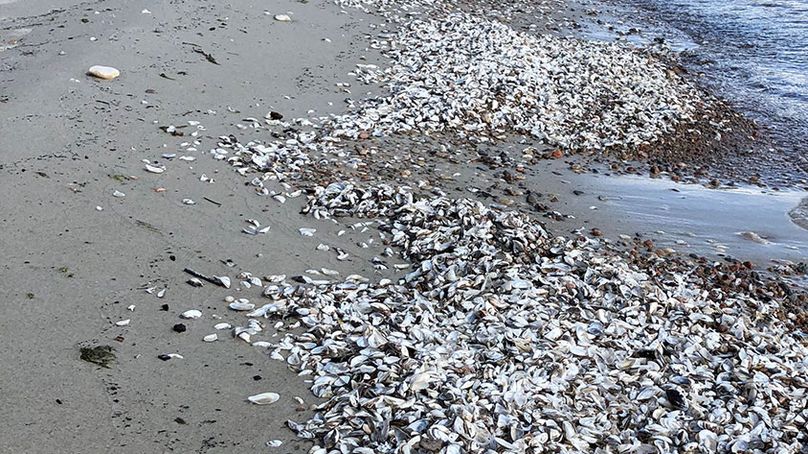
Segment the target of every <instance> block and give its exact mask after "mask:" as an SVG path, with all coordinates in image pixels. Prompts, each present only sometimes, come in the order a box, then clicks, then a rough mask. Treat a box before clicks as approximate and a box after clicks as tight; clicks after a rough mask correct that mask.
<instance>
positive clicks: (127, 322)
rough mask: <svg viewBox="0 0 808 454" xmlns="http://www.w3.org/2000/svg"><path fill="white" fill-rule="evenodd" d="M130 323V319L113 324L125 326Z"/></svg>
mask: <svg viewBox="0 0 808 454" xmlns="http://www.w3.org/2000/svg"><path fill="white" fill-rule="evenodd" d="M131 321H132V320H130V319H128V318H127V319H126V320H121V321H119V322H115V324H116V325H117V326H127V325H128V324H129V322H131Z"/></svg>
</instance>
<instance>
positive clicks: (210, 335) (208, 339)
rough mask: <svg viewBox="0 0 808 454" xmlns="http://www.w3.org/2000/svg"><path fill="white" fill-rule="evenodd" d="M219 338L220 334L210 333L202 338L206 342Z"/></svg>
mask: <svg viewBox="0 0 808 454" xmlns="http://www.w3.org/2000/svg"><path fill="white" fill-rule="evenodd" d="M218 339H219V335H218V334H208V335H207V336H205V337H203V338H202V340H203V341H205V342H215V341H216V340H218Z"/></svg>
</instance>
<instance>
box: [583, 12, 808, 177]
mask: <svg viewBox="0 0 808 454" xmlns="http://www.w3.org/2000/svg"><path fill="white" fill-rule="evenodd" d="M589 4H590V5H592V6H597V7H601V8H603V9H604V10H605V15H604V17H603V19H604V20H605V21H607V22H609V25H613V26H614V30H615V31H617V32H620V33H621V34H622V33H625V32H626V31H627V30H628V29H629V28H630V27H637V28H639V29H640V33H638V34H625V35H624V36H622V37H621V38H620V39H624V40H626V41H629V42H635V43H638V44H645V43H648V42H651V41H653V39H654V38H658V37H662V38H664V39H665V42H666V43H667V44H668V45H669V46H670V47H671V48H673V49H674V50H677V51H683V56H684V57H685V58H684V61H685V62H686V63H687V65H688V67H689V69H690V70H691V71H693V72H696V73H703V75H704V77H702V78H701V80H702V82H703V83H705V84H706V85H708V86H710V87H712V88H714V89H716V90H717V92H718V93H719V94H720V95H722V96H723V97H725V98H727V99H728V100H730V101H731V102H732V103H733V104H734V105H736V106H737V107H738V108H740V109H741V110H742V111H744V112H745V113H747V115H749V116H750V117H751V118H753V119H755V120H757V121H758V122H760V123H761V124H764V125H767V126H769V127H770V128H772V137H773V139H774V140H775V142H776V143H777V145H778V148H781V149H783V150H784V151H785V152H786V153H787V154H788V156H789V160H790V161H792V163H794V164H796V165H798V166H800V167H802V169H803V170H808V0H613V1H609V2H608V3H606V2H602V1H594V2H590V3H589ZM596 30H597V27H593V26H591V25H590V26H589V27H588V31H589V36H590V37H593V38H596V39H609V40H613V39H615V34H614V33H611V34H609V33H607V32H606V31H604V30H603V29H601V30H600V31H596Z"/></svg>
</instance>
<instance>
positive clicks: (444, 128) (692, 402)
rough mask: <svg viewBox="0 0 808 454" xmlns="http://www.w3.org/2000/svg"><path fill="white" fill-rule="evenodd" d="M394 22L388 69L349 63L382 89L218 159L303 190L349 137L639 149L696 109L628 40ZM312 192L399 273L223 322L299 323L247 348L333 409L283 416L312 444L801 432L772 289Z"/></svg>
mask: <svg viewBox="0 0 808 454" xmlns="http://www.w3.org/2000/svg"><path fill="white" fill-rule="evenodd" d="M341 3H342V4H343V5H354V4H355V5H356V6H362V5H364V6H379V4H383V5H387V4H388V3H389V2H376V1H373V0H341ZM429 3H430V2H421V3H420V4H421V5H428V4H429ZM396 17H409V18H410V19H408V20H406V21H403V22H401V28H400V29H399V30H398V31H397V32H396V34H395V35H394V37H393V38H385V40H386V41H387V43H386V45H385V49H386V50H385V54H386V55H387V56H389V57H390V59H391V65H390V67H388V68H387V69H383V70H380V69H379V68H376V67H373V66H372V65H364V66H358V67H357V70H356V72H355V75H356V77H357V78H359V79H360V80H363V81H371V82H382V83H385V84H386V86H387V88H388V94H387V95H385V96H382V97H379V98H372V99H365V100H359V101H357V102H356V104H355V107H356V109H355V110H354V111H353V112H351V113H348V114H345V115H341V116H336V117H332V118H328V119H325V120H323V121H320V122H319V123H317V124H315V123H313V122H311V121H309V120H293V121H291V122H283V121H282V120H281V119H280V118H268V119H267V120H266V123H267V124H269V125H270V127H272V126H278V129H282V130H283V131H284V138H283V139H282V140H277V141H275V142H270V143H262V142H258V141H255V142H249V143H246V144H242V143H240V142H239V141H238V140H237V139H236V138H235V137H233V136H226V137H221V138H220V140H219V144H218V146H217V147H216V148H215V149H213V150H212V154H213V156H214V158H216V159H221V160H226V161H228V162H229V163H230V164H231V165H233V166H234V167H236V169H237V171H238V172H239V173H241V174H243V175H250V177H251V178H252V180H251V185H252V186H253V187H254V188H255V190H256V192H258V193H259V194H263V195H267V196H271V197H273V198H275V199H276V200H278V201H279V202H281V203H283V201H284V200H285V198H286V197H292V196H299V195H301V192H300V190H299V189H297V190H295V188H293V187H292V186H290V185H288V184H286V183H284V182H285V181H288V180H294V179H302V178H304V177H305V175H306V174H307V172H310V171H311V169H312V167H317V166H315V165H313V164H314V161H315V160H316V159H317V158H314V157H313V156H315V155H316V154H323V153H326V154H332V155H336V156H339V157H340V158H341V159H342V161H343V163H344V164H345V165H346V166H348V167H350V166H357V165H359V163H358V159H359V158H358V157H356V156H352V155H351V153H350V152H348V151H347V150H346V149H345V147H343V146H341V140H342V139H343V138H346V137H347V138H350V139H357V138H359V139H362V138H364V137H368V136H370V135H376V136H383V135H387V134H393V133H401V132H410V131H417V132H425V133H429V132H432V131H441V132H450V133H456V134H460V135H461V136H463V137H465V138H468V139H472V140H476V141H485V140H490V139H491V138H496V137H497V136H499V135H500V134H504V133H505V132H507V131H517V132H524V133H529V134H533V135H535V136H536V137H539V138H541V139H542V140H544V141H546V142H548V143H552V144H557V145H561V146H565V147H570V148H592V149H605V148H608V147H612V146H620V147H622V146H629V147H630V146H638V145H640V144H643V143H648V142H653V141H654V140H656V139H657V138H659V137H660V136H662V135H664V134H665V133H666V132H667V131H670V130H671V128H673V127H674V126H675V125H676V124H677V122H682V121H688V120H689V119H691V118H693V116H694V115H696V112H697V111H699V110H700V108H701V103H702V99H701V98H700V95H699V93H698V91H697V90H695V89H693V88H692V87H691V86H690V85H688V84H687V83H686V82H685V81H683V80H681V79H679V78H678V77H677V76H675V75H672V74H670V73H669V72H668V71H667V70H666V69H665V67H664V66H663V65H662V64H661V63H659V62H658V61H656V60H655V59H653V58H651V57H649V56H647V55H644V54H643V53H641V52H640V51H636V50H630V49H626V48H623V47H620V46H617V45H606V44H591V43H584V42H581V41H576V40H566V39H560V38H553V37H536V36H532V35H527V34H523V33H519V32H516V31H514V30H512V29H511V28H510V27H508V26H507V25H504V24H502V23H499V22H497V21H495V20H492V19H488V18H481V17H477V16H474V15H471V14H467V13H450V14H448V15H445V16H440V17H438V15H437V14H436V15H435V16H434V17H433V16H430V15H428V14H427V15H421V16H419V17H425V19H412V17H415V16H406V15H405V16H396ZM640 75H642V76H640ZM255 123H256V124H258V123H260V122H258V120H255ZM289 126H295V127H294V128H290V127H289ZM256 175H257V176H256ZM270 183H271V184H270ZM276 183H277V184H280V185H285V186H283V187H284V189H285V192H282V193H281V192H275V190H274V189H273V187H275V186H276ZM307 194H308V197H309V198H308V203H307V205H306V207H305V209H304V213H306V214H307V215H309V216H312V217H316V218H319V219H327V218H332V219H334V220H336V221H337V222H339V218H343V217H349V218H352V219H355V218H365V219H366V220H368V221H373V222H368V223H366V224H365V225H366V226H367V228H371V227H370V226H376V227H378V229H379V234H380V237H381V238H382V240H383V242H384V246H385V247H387V248H388V249H387V250H388V251H390V253H389V254H385V256H386V257H390V256H392V255H394V252H395V251H398V253H399V254H400V255H401V257H402V258H404V259H406V260H407V261H409V262H410V263H411V264H412V267H411V268H410V269H408V272H407V273H406V274H404V275H403V276H401V277H400V278H395V279H388V278H383V279H378V280H375V281H374V280H369V279H366V278H362V277H361V276H357V275H351V276H348V277H347V278H345V279H342V280H338V281H333V280H314V279H310V278H305V279H300V280H299V282H288V281H287V280H286V279H285V276H275V277H273V278H271V279H270V278H267V279H266V280H264V281H263V282H261V285H262V286H263V287H264V290H263V295H264V296H265V297H267V298H269V299H270V300H271V302H270V303H268V304H264V305H261V306H260V307H257V308H256V307H254V305H253V304H252V303H249V306H251V307H248V306H247V303H244V306H238V307H237V308H234V310H236V309H238V310H244V311H245V315H246V316H247V317H249V318H250V323H249V324H248V326H247V327H239V328H236V333H237V335H238V337H240V338H241V339H243V340H245V341H247V342H251V341H252V336H256V335H259V333H260V332H261V330H262V329H263V327H262V324H260V323H258V320H257V319H260V318H263V317H266V318H273V319H281V320H283V323H281V322H277V323H278V324H281V325H283V324H286V326H291V327H294V328H301V329H303V331H304V332H303V333H302V334H301V333H300V331H299V330H296V331H295V333H287V334H285V336H284V337H283V338H282V339H281V340H280V341H278V342H272V343H270V342H267V341H260V345H261V346H264V347H266V346H268V347H270V350H271V357H272V358H275V359H278V360H282V361H285V362H286V363H287V364H288V365H289V366H290V367H291V368H292V369H294V370H295V371H297V372H298V373H299V374H300V375H302V376H305V377H308V378H310V379H311V389H312V392H313V393H314V394H315V395H316V396H318V397H320V398H322V399H323V400H324V402H323V403H322V404H320V405H318V406H317V409H316V413H315V415H314V416H313V417H312V418H311V419H310V420H308V421H303V422H294V421H290V422H289V427H290V428H291V429H292V430H294V431H295V432H296V433H297V434H298V435H299V436H300V437H303V438H308V439H312V440H313V441H314V442H315V443H316V445H317V446H316V447H315V448H314V449H313V452H317V453H326V452H328V453H331V452H333V453H347V452H356V453H411V452H412V453H418V452H443V453H463V452H469V453H478V452H479V453H482V452H492V453H493V452H573V451H574V452H579V451H583V452H640V453H642V452H670V451H697V450H701V451H703V452H715V451H732V452H747V451H750V452H797V451H799V449H800V446H802V445H804V444H806V443H808V435H806V434H808V427H807V426H806V424H807V423H808V410H807V409H806V408H808V379H806V377H808V345H806V337H805V336H804V334H803V333H800V332H794V331H792V330H791V329H790V328H789V327H788V326H786V325H785V324H784V323H783V322H782V321H781V319H780V318H778V316H777V315H778V311H779V310H781V309H782V308H781V305H780V304H781V301H780V300H779V297H778V296H777V295H766V294H765V292H763V296H761V292H760V289H754V288H749V289H748V291H737V292H725V291H722V289H721V288H720V287H719V286H712V285H708V284H705V282H706V281H704V280H703V279H699V278H696V277H695V276H693V275H692V274H691V273H690V272H689V271H688V270H687V269H686V268H682V269H679V270H677V271H676V272H670V273H658V272H656V271H655V270H653V269H650V268H646V267H640V266H637V265H635V264H632V263H629V261H628V259H627V258H625V257H623V256H620V255H619V254H616V253H615V252H613V251H611V250H610V249H609V247H608V245H607V244H605V243H603V242H601V241H600V240H598V239H589V238H584V237H580V238H576V239H567V238H563V237H554V236H552V235H550V234H548V233H547V232H546V231H545V230H544V229H543V228H542V227H541V226H540V225H539V224H538V223H537V222H536V221H534V220H532V219H531V218H530V217H528V216H526V215H524V214H522V213H518V212H514V211H507V210H506V209H505V208H497V207H486V206H485V205H483V204H481V203H480V202H479V201H475V200H471V199H451V198H448V197H446V196H444V195H443V194H442V193H441V192H440V191H439V190H434V192H433V193H431V194H427V195H424V194H416V193H415V192H413V191H412V190H411V189H409V188H407V187H394V186H389V185H384V184H378V185H366V186H358V185H356V184H353V183H350V182H338V183H333V184H330V185H327V186H318V187H315V188H313V189H310V190H309V191H308V192H307ZM254 227H255V229H253V230H256V229H258V228H259V227H260V226H258V225H256V226H254ZM304 230H305V231H304ZM251 231H252V230H251ZM256 231H257V230H256ZM307 231H311V233H312V234H313V229H304V228H302V229H301V230H300V233H301V235H306V232H307ZM247 233H250V232H247ZM318 249H319V247H318ZM383 262H384V260H383V259H379V263H377V265H378V266H385V267H386V264H385V263H383ZM374 263H375V262H374ZM394 268H396V269H399V267H398V266H394ZM328 275H329V276H331V277H335V276H332V275H333V273H328ZM247 311H251V312H247ZM278 324H276V325H275V326H276V327H277V326H278ZM256 344H258V342H256V343H255V344H254V345H256Z"/></svg>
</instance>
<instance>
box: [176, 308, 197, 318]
mask: <svg viewBox="0 0 808 454" xmlns="http://www.w3.org/2000/svg"><path fill="white" fill-rule="evenodd" d="M201 316H202V312H201V311H198V310H196V309H191V310H187V311H185V312H183V313H182V314H180V317H181V318H187V319H197V318H199V317H201Z"/></svg>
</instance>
